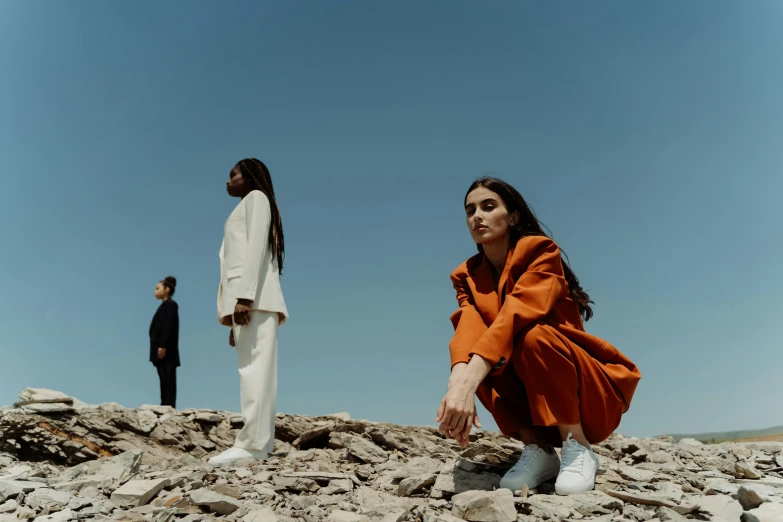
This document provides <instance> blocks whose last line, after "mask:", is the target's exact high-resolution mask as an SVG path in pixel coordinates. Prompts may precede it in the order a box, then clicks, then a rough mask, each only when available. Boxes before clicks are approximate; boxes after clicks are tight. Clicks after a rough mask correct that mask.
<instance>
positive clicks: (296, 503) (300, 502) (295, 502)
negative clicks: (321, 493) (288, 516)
mask: <svg viewBox="0 0 783 522" xmlns="http://www.w3.org/2000/svg"><path fill="white" fill-rule="evenodd" d="M315 502H316V500H315V497H306V496H301V495H300V496H298V497H294V498H293V499H292V500H291V501H290V502H289V503H288V505H289V506H290V507H291V509H296V510H298V511H302V510H305V509H307V508H309V507H311V506H314V505H315Z"/></svg>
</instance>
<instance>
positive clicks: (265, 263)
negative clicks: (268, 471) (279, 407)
mask: <svg viewBox="0 0 783 522" xmlns="http://www.w3.org/2000/svg"><path fill="white" fill-rule="evenodd" d="M271 216H272V213H271V209H270V206H269V200H268V199H267V197H266V195H265V194H264V193H263V192H261V191H259V190H254V191H252V192H250V194H248V195H247V196H245V197H244V198H243V199H242V201H240V202H239V204H238V205H237V207H236V208H235V209H234V211H233V212H232V213H231V215H230V216H229V217H228V220H227V221H226V226H225V229H224V233H223V244H222V245H221V247H220V286H219V288H218V299H217V308H218V320H219V321H220V323H221V324H223V325H225V326H231V327H232V328H233V329H234V341H235V344H236V348H237V354H238V356H239V390H240V397H241V408H242V416H243V417H244V420H245V426H244V427H243V428H242V430H241V431H240V432H239V435H237V440H236V442H235V444H234V446H236V447H239V448H243V449H246V450H251V451H262V452H266V453H269V452H270V451H271V450H272V447H273V445H274V433H275V402H276V398H277V328H278V326H279V325H280V324H283V322H285V320H286V318H287V317H288V310H287V309H286V306H285V301H284V299H283V292H282V290H281V288H280V272H279V270H278V266H277V257H276V256H274V255H272V251H271V249H270V248H269V234H270V226H271V223H272V217H271ZM237 299H250V300H252V301H253V304H252V305H251V310H252V312H251V314H250V324H248V325H245V326H236V325H233V321H232V317H231V316H232V314H233V313H234V306H235V305H236V302H237Z"/></svg>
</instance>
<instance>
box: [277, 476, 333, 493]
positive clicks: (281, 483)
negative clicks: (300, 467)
mask: <svg viewBox="0 0 783 522" xmlns="http://www.w3.org/2000/svg"><path fill="white" fill-rule="evenodd" d="M274 481H275V487H276V489H281V490H284V489H288V490H291V491H306V492H309V493H314V492H316V491H318V490H319V489H320V488H321V486H319V485H318V483H317V482H316V481H314V480H312V479H309V478H303V477H301V478H300V477H281V476H275V477H274Z"/></svg>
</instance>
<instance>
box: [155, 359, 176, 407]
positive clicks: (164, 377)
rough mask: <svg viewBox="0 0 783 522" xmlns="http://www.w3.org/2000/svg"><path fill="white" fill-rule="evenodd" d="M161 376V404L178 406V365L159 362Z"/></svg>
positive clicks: (158, 367)
mask: <svg viewBox="0 0 783 522" xmlns="http://www.w3.org/2000/svg"><path fill="white" fill-rule="evenodd" d="M155 367H156V368H157V369H158V377H160V405H161V406H171V407H172V408H176V407H177V367H176V366H174V365H173V364H165V363H160V362H159V363H157V364H156V365H155Z"/></svg>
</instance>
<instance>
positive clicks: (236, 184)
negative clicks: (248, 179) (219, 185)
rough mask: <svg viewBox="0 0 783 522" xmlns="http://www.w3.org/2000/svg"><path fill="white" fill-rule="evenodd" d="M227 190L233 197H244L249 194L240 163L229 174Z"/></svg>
mask: <svg viewBox="0 0 783 522" xmlns="http://www.w3.org/2000/svg"><path fill="white" fill-rule="evenodd" d="M226 192H228V195H229V196H231V197H232V198H243V197H245V196H246V195H247V187H245V178H243V177H242V171H240V170H239V165H235V166H234V168H233V169H231V172H230V173H229V175H228V182H227V183H226Z"/></svg>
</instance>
